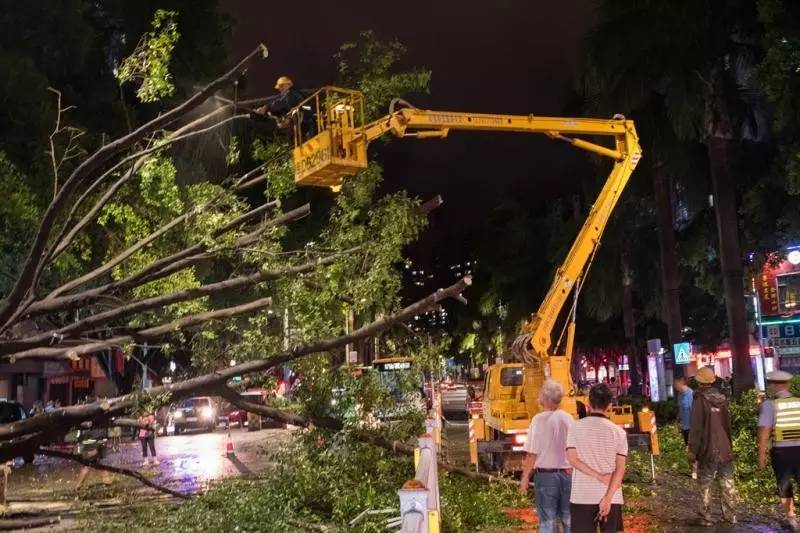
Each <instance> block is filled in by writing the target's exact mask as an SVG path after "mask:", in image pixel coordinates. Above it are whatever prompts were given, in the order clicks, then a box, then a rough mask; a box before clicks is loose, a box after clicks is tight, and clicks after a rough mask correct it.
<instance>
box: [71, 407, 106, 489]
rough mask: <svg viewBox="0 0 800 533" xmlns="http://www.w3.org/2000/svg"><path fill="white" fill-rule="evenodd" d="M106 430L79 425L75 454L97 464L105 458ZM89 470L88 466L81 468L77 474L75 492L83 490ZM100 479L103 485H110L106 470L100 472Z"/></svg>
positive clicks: (87, 423) (89, 423) (88, 425)
mask: <svg viewBox="0 0 800 533" xmlns="http://www.w3.org/2000/svg"><path fill="white" fill-rule="evenodd" d="M106 435H107V433H106V430H105V428H95V427H94V426H93V424H92V423H91V422H84V423H83V424H81V426H80V429H79V430H78V432H77V453H78V455H80V456H81V457H83V458H84V459H90V460H93V461H95V462H99V461H100V459H103V458H105V457H106V451H107V449H106ZM91 470H92V469H91V468H89V467H88V466H83V467H81V471H80V473H79V474H78V483H77V484H76V485H75V490H76V491H79V490H81V488H83V485H84V483H86V479H87V478H88V477H89V472H91ZM101 472H102V474H101V479H102V482H103V484H104V485H111V474H110V473H109V472H108V470H102V471H101Z"/></svg>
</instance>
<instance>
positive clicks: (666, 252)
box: [653, 161, 683, 376]
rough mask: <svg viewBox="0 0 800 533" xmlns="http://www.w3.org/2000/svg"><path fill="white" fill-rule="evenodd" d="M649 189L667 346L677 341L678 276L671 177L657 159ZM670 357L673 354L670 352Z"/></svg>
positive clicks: (678, 371)
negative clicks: (654, 208) (653, 199)
mask: <svg viewBox="0 0 800 533" xmlns="http://www.w3.org/2000/svg"><path fill="white" fill-rule="evenodd" d="M653 189H654V192H655V200H656V220H657V227H658V248H659V252H660V257H661V294H662V298H663V302H662V310H663V316H664V322H666V324H667V333H668V335H669V349H670V350H671V349H672V346H674V345H675V344H677V343H679V342H681V339H682V338H683V322H682V320H681V279H680V271H679V270H678V251H677V245H676V242H675V225H674V224H675V215H674V210H673V207H672V180H671V179H670V176H669V175H668V174H667V172H666V169H665V167H664V165H663V163H661V162H660V161H656V163H655V165H654V168H653ZM673 357H674V354H673ZM675 375H676V376H682V375H683V365H675Z"/></svg>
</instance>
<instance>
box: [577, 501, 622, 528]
mask: <svg viewBox="0 0 800 533" xmlns="http://www.w3.org/2000/svg"><path fill="white" fill-rule="evenodd" d="M599 512H600V506H599V505H584V504H581V503H571V504H569V514H570V521H571V522H572V533H597V532H598V531H600V533H617V532H618V531H622V530H623V527H622V505H620V504H618V503H612V504H611V511H609V513H608V516H606V517H605V518H604V519H602V520H598V518H597V513H599Z"/></svg>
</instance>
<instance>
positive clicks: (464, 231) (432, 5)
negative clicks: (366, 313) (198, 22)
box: [223, 0, 591, 262]
mask: <svg viewBox="0 0 800 533" xmlns="http://www.w3.org/2000/svg"><path fill="white" fill-rule="evenodd" d="M223 4H224V5H225V6H226V8H227V10H228V12H229V13H230V14H231V16H232V17H233V18H234V20H235V26H234V33H233V42H232V51H231V56H232V60H233V59H234V58H239V57H241V56H243V55H244V54H246V53H247V52H249V51H250V50H252V49H253V48H254V47H255V45H256V44H257V43H258V42H262V41H263V42H264V43H265V44H266V45H267V46H268V47H269V50H270V58H269V60H268V61H266V62H263V63H261V64H259V65H257V66H255V67H252V68H251V71H250V72H249V75H248V88H247V92H248V94H249V95H251V96H256V95H259V96H260V95H264V94H271V93H272V92H273V89H272V86H273V84H274V81H275V79H276V78H277V77H278V76H279V75H282V74H286V75H288V76H290V77H291V78H292V79H293V80H294V81H295V84H296V85H297V86H299V87H301V88H304V89H306V88H314V87H319V86H322V85H328V84H331V83H333V82H334V81H335V76H336V72H335V65H334V62H333V59H332V56H333V54H334V53H335V52H336V50H337V49H338V47H339V45H340V44H342V43H343V42H346V41H349V40H354V39H355V38H356V37H357V35H358V33H359V31H361V30H366V29H372V30H375V31H376V33H377V34H378V35H379V36H380V37H381V38H384V39H388V38H397V39H399V40H400V41H401V42H403V43H404V44H405V45H406V47H407V48H408V53H407V55H406V58H405V60H404V63H405V65H403V66H419V67H424V68H428V69H431V70H432V71H433V79H432V83H431V94H430V95H429V96H428V95H426V96H424V97H422V98H420V97H417V98H415V99H413V100H412V103H413V104H415V105H416V106H418V107H422V108H427V109H443V110H454V111H473V112H486V113H513V114H525V115H526V114H529V113H533V114H538V115H562V114H563V113H564V111H565V106H566V105H567V104H568V103H569V102H570V101H572V100H573V99H574V94H575V92H574V87H575V82H574V77H575V71H576V67H577V64H578V61H579V54H580V46H581V39H582V36H583V35H584V32H585V31H586V29H587V26H588V24H589V20H590V14H591V1H590V0H561V1H559V2H545V1H542V0H494V1H492V2H486V1H485V0H426V1H421V0H406V1H403V2H395V3H390V2H385V1H384V2H379V1H375V0H371V1H363V0H345V1H333V2H332V1H330V0H327V1H325V2H322V1H316V0H312V1H309V0H305V1H301V2H264V1H261V2H259V1H255V0H225V1H224V2H223ZM387 106H388V102H387ZM379 161H380V162H381V163H382V164H383V166H384V168H385V175H386V186H387V189H389V190H392V189H399V188H405V189H407V190H408V191H409V192H410V193H411V194H414V195H418V196H420V197H421V198H422V199H423V200H425V199H427V198H429V197H431V196H433V195H435V194H437V193H440V194H442V196H443V197H444V200H445V205H444V206H443V207H441V208H439V210H437V213H436V215H435V216H434V217H433V220H432V226H431V228H430V230H429V231H428V232H427V235H426V236H425V238H424V239H423V240H422V241H421V242H420V243H419V244H418V245H417V246H415V247H414V254H413V255H414V256H416V258H417V259H421V260H422V261H423V262H429V261H430V260H432V259H433V258H434V256H435V255H440V254H441V253H442V252H443V253H444V254H445V255H447V256H452V257H454V258H457V257H458V255H466V254H467V253H468V250H469V249H470V248H472V247H473V246H475V245H476V244H477V241H478V239H479V238H480V234H481V227H482V225H483V224H485V222H486V216H487V213H488V212H489V211H490V210H491V209H492V208H494V207H496V206H497V205H499V204H500V203H502V202H503V200H504V199H506V198H510V197H516V198H518V199H519V198H524V197H526V196H527V197H529V198H530V201H531V206H532V208H533V207H534V206H536V205H540V204H541V202H543V201H546V200H547V199H548V198H553V197H556V196H560V195H563V194H565V193H568V192H570V191H572V190H575V189H577V186H578V184H579V180H580V179H581V178H582V177H583V178H588V177H589V173H590V172H591V169H590V168H589V166H588V163H587V160H586V158H585V156H583V155H581V153H579V152H578V151H576V150H574V149H571V148H570V147H568V146H564V145H562V144H560V143H555V142H553V141H550V140H547V139H545V138H544V137H539V136H534V135H530V136H528V135H520V134H516V135H512V134H497V133H469V134H467V133H461V132H451V134H450V137H449V138H448V139H446V140H426V141H417V140H405V141H402V142H393V143H391V145H390V146H389V147H387V148H385V149H382V150H381V153H380V156H379ZM433 250H438V251H437V252H436V253H434V252H433Z"/></svg>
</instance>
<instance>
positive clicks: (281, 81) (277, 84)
mask: <svg viewBox="0 0 800 533" xmlns="http://www.w3.org/2000/svg"><path fill="white" fill-rule="evenodd" d="M281 85H288V86H289V87H291V86H292V85H294V83H292V80H291V78H289V76H281V77H280V78H278V81H276V82H275V88H276V89H280V88H281Z"/></svg>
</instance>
